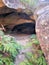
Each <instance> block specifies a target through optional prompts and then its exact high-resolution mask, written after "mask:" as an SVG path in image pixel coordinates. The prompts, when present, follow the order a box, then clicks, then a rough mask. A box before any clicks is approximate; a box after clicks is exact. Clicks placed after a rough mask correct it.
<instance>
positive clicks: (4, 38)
mask: <svg viewBox="0 0 49 65" xmlns="http://www.w3.org/2000/svg"><path fill="white" fill-rule="evenodd" d="M0 32H2V31H0ZM20 50H21V45H19V44H18V43H17V42H16V40H15V38H14V37H12V36H10V35H4V33H3V32H2V33H0V65H14V59H15V57H16V56H17V55H18V54H19V51H20Z"/></svg>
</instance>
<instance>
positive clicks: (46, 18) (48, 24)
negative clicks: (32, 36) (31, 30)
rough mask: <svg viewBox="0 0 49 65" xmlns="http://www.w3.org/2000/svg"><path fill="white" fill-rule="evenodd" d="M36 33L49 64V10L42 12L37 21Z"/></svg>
mask: <svg viewBox="0 0 49 65" xmlns="http://www.w3.org/2000/svg"><path fill="white" fill-rule="evenodd" d="M36 33H37V38H38V39H39V42H40V46H41V48H42V51H43V53H44V55H45V58H46V61H47V63H48V65H49V11H46V13H44V14H42V15H41V16H40V17H39V18H38V19H37V21H36Z"/></svg>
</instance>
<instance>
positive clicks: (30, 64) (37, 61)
mask: <svg viewBox="0 0 49 65" xmlns="http://www.w3.org/2000/svg"><path fill="white" fill-rule="evenodd" d="M31 43H32V47H33V49H32V50H33V51H32V52H30V53H29V52H27V53H25V57H26V59H25V60H24V61H23V62H21V63H20V65H47V63H46V60H45V56H44V54H43V52H42V50H41V47H40V45H39V41H38V40H37V37H36V35H32V36H31Z"/></svg>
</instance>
